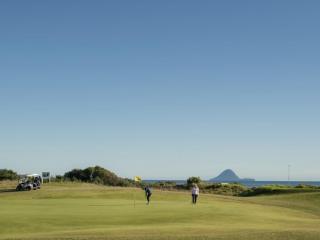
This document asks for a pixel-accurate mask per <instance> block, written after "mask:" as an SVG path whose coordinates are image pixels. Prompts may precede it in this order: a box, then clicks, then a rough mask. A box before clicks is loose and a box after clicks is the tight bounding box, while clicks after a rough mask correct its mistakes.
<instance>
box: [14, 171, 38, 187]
mask: <svg viewBox="0 0 320 240" xmlns="http://www.w3.org/2000/svg"><path fill="white" fill-rule="evenodd" d="M41 183H42V178H41V176H40V175H39V174H26V175H20V178H19V183H18V185H17V187H16V190H17V191H30V190H32V189H33V190H37V189H40V188H41Z"/></svg>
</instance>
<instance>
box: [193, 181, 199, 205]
mask: <svg viewBox="0 0 320 240" xmlns="http://www.w3.org/2000/svg"><path fill="white" fill-rule="evenodd" d="M191 196H192V203H193V204H196V203H197V199H198V196H199V187H198V185H197V184H195V183H194V184H193V185H192V189H191Z"/></svg>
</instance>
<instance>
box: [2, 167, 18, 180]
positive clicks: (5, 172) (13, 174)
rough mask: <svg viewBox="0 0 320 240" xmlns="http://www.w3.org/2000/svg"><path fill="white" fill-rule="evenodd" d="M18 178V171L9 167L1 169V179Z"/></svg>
mask: <svg viewBox="0 0 320 240" xmlns="http://www.w3.org/2000/svg"><path fill="white" fill-rule="evenodd" d="M16 179H18V175H17V173H16V172H14V171H12V170H9V169H0V181H2V180H16Z"/></svg>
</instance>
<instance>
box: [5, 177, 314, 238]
mask: <svg viewBox="0 0 320 240" xmlns="http://www.w3.org/2000/svg"><path fill="white" fill-rule="evenodd" d="M9 187H10V186H8V185H2V186H0V188H1V190H0V213H1V217H0V239H1V240H2V239H70V240H71V239H221V240H223V239H241V240H242V239H243V240H244V239H246V240H251V239H259V240H264V239H271V240H273V239H290V240H292V239H297V240H298V239H299V240H300V239H320V229H319V226H320V194H319V193H304V194H287V195H278V196H267V197H264V196H261V197H248V198H238V197H225V196H220V195H200V198H199V203H198V204H197V205H196V206H194V205H192V204H191V198H190V196H189V193H188V192H168V191H158V190H154V191H153V196H152V201H151V205H149V206H147V205H146V204H145V199H144V192H143V191H142V190H140V189H133V188H113V187H105V186H99V185H93V184H80V183H63V184H59V183H51V184H46V185H44V186H43V188H42V189H41V190H37V191H31V192H10V191H6V190H4V189H8V188H9ZM134 195H135V196H136V204H135V207H134V205H133V197H134Z"/></svg>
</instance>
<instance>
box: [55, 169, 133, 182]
mask: <svg viewBox="0 0 320 240" xmlns="http://www.w3.org/2000/svg"><path fill="white" fill-rule="evenodd" d="M56 179H57V180H64V181H81V182H91V183H96V184H103V185H108V186H122V187H127V186H133V185H135V182H134V181H133V180H131V179H127V178H121V177H118V176H117V175H116V174H115V173H113V172H111V171H109V170H107V169H105V168H102V167H100V166H95V167H88V168H85V169H73V170H71V171H69V172H66V173H65V174H64V176H56Z"/></svg>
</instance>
